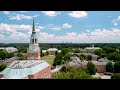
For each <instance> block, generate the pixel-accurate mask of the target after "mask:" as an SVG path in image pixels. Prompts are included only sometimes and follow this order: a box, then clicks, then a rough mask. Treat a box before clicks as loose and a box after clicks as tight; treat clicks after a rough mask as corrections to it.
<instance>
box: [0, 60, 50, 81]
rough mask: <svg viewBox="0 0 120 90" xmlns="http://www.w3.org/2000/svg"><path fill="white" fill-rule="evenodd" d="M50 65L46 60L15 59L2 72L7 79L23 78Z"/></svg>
mask: <svg viewBox="0 0 120 90" xmlns="http://www.w3.org/2000/svg"><path fill="white" fill-rule="evenodd" d="M48 66H50V65H49V64H48V63H47V62H46V61H44V60H22V61H21V60H17V61H13V62H12V63H11V64H10V65H9V66H8V67H7V68H6V69H4V70H3V71H2V72H1V73H0V74H3V76H4V78H7V79H23V78H26V77H28V75H34V74H36V73H38V72H39V71H41V70H43V69H44V68H46V67H48Z"/></svg>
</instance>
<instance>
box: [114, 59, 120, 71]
mask: <svg viewBox="0 0 120 90" xmlns="http://www.w3.org/2000/svg"><path fill="white" fill-rule="evenodd" d="M114 72H115V73H120V61H116V62H115V64H114Z"/></svg>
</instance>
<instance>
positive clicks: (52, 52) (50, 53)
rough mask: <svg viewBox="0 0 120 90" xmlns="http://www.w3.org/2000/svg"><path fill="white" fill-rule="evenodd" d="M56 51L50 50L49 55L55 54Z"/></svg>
mask: <svg viewBox="0 0 120 90" xmlns="http://www.w3.org/2000/svg"><path fill="white" fill-rule="evenodd" d="M55 52H56V51H48V55H55Z"/></svg>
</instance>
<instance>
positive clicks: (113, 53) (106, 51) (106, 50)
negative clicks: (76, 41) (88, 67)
mask: <svg viewBox="0 0 120 90" xmlns="http://www.w3.org/2000/svg"><path fill="white" fill-rule="evenodd" d="M94 53H95V54H96V55H98V56H99V57H100V58H104V57H106V58H107V59H109V60H113V61H120V52H119V48H113V47H108V46H105V47H103V48H102V49H98V50H95V51H94Z"/></svg>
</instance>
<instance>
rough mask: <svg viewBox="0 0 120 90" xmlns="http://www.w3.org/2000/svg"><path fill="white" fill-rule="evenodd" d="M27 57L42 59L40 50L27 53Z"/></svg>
mask: <svg viewBox="0 0 120 90" xmlns="http://www.w3.org/2000/svg"><path fill="white" fill-rule="evenodd" d="M33 57H34V58H33ZM27 59H29V60H32V59H34V60H39V59H40V52H33V53H30V52H29V53H27Z"/></svg>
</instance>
